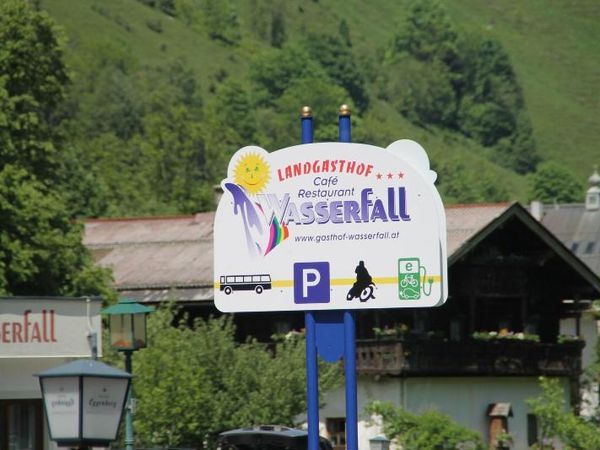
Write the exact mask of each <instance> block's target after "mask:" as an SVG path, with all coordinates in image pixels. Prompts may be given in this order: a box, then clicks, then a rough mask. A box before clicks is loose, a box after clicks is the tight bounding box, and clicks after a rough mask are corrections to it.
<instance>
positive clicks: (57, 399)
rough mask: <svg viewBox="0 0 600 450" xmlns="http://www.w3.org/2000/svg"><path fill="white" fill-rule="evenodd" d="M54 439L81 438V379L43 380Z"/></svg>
mask: <svg viewBox="0 0 600 450" xmlns="http://www.w3.org/2000/svg"><path fill="white" fill-rule="evenodd" d="M41 381H42V387H43V389H44V406H45V409H46V415H47V416H48V425H49V426H50V436H51V437H52V439H68V438H77V437H79V377H60V378H42V380H41Z"/></svg>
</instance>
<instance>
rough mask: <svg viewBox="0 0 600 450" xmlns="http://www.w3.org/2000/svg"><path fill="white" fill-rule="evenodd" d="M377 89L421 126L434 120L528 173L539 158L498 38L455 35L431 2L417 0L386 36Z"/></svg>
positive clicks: (520, 95) (500, 161) (438, 7)
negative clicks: (390, 35) (389, 37)
mask: <svg viewBox="0 0 600 450" xmlns="http://www.w3.org/2000/svg"><path fill="white" fill-rule="evenodd" d="M385 68H386V70H384V71H383V73H382V75H381V76H380V79H379V92H380V95H381V96H382V97H383V98H385V99H386V100H388V101H390V102H392V103H393V104H394V106H395V107H396V109H397V110H398V111H399V112H401V113H402V114H403V115H405V116H406V117H407V118H409V119H410V120H411V121H413V122H415V123H418V124H420V125H428V124H434V125H441V126H444V127H446V128H449V129H453V130H456V131H459V132H461V133H463V134H464V135H466V136H469V137H471V138H473V139H475V140H477V141H478V142H480V143H481V144H482V145H483V146H485V147H489V148H490V149H491V150H492V151H491V152H489V156H490V159H492V160H493V161H495V162H497V163H498V164H500V165H502V166H504V167H507V168H510V169H512V170H515V171H516V172H518V173H527V172H531V171H533V170H534V169H535V167H536V165H537V163H538V162H539V160H540V158H539V155H538V154H537V151H536V144H535V140H534V138H533V131H532V129H531V125H530V123H529V119H528V116H527V113H526V109H525V102H524V98H523V93H522V90H521V87H520V85H519V83H518V81H517V77H516V75H515V72H514V70H513V68H512V65H511V63H510V61H509V58H508V55H507V53H506V52H505V51H504V49H503V48H502V46H501V45H500V43H499V42H497V41H494V40H492V39H489V38H485V39H482V38H480V37H479V36H462V35H460V34H459V33H458V32H457V31H456V29H455V27H454V25H453V24H452V22H451V21H450V18H449V16H448V15H447V14H446V12H445V10H444V9H443V7H442V4H441V3H440V2H439V1H438V0H417V1H415V2H414V3H413V5H412V7H411V9H410V12H409V15H408V16H407V18H406V20H405V21H404V23H403V24H402V25H401V26H400V28H399V30H398V31H397V33H396V34H395V36H394V38H393V39H392V43H391V45H390V47H389V49H388V52H387V55H386V64H385Z"/></svg>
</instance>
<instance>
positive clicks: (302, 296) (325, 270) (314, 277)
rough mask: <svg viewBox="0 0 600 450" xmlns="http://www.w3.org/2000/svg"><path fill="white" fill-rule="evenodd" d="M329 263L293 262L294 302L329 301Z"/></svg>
mask: <svg viewBox="0 0 600 450" xmlns="http://www.w3.org/2000/svg"><path fill="white" fill-rule="evenodd" d="M329 289H330V283H329V263H328V262H310V263H295V264H294V303H329V301H330V291H329Z"/></svg>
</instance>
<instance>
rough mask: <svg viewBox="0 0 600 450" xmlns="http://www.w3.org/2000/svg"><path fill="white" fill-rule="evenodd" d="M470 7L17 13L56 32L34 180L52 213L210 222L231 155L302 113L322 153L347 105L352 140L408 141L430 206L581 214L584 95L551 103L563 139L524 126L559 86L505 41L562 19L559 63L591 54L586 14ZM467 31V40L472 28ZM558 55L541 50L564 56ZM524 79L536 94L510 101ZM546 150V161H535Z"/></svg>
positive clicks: (385, 0)
mask: <svg viewBox="0 0 600 450" xmlns="http://www.w3.org/2000/svg"><path fill="white" fill-rule="evenodd" d="M366 3H368V5H366ZM476 3H477V2H474V1H463V2H452V3H451V4H450V3H448V4H447V3H446V2H440V1H437V0H414V1H402V2H396V1H390V0H377V1H374V2H359V1H350V2H339V1H333V0H313V1H310V2H305V1H283V0H248V1H235V0H110V1H99V0H78V1H77V2H70V1H66V0H39V1H37V2H34V5H36V6H37V7H38V8H39V9H40V10H41V11H43V12H47V13H48V14H49V16H50V18H51V20H52V21H53V22H54V23H56V24H57V26H56V27H53V32H55V33H56V34H57V36H58V45H57V52H60V55H59V57H58V58H59V60H60V64H62V70H61V73H60V77H58V80H60V84H61V86H60V90H61V91H60V95H59V96H58V97H57V98H56V101H55V102H54V103H53V104H52V107H51V111H49V112H48V117H49V128H50V129H51V136H49V139H50V140H51V141H52V145H53V146H54V147H55V148H56V149H57V150H58V151H57V153H56V161H55V162H56V164H57V165H58V166H59V170H56V171H55V172H54V174H55V175H54V179H53V180H52V183H53V184H54V185H55V186H56V188H57V190H58V191H60V194H61V196H62V198H63V199H64V203H65V205H66V207H67V208H68V214H69V215H70V216H77V217H97V216H137V215H151V214H179V213H193V212H197V211H203V210H210V209H212V208H213V207H214V205H213V192H212V189H213V186H214V184H215V183H218V182H219V181H220V179H222V178H223V176H224V173H225V168H226V164H227V161H228V160H229V157H230V156H231V155H232V154H233V153H234V152H235V151H236V150H237V149H238V148H240V147H242V146H244V145H251V144H253V145H259V146H261V147H263V148H265V149H267V150H269V151H272V150H276V149H277V148H281V147H284V146H288V145H293V144H296V143H298V141H299V111H300V108H301V107H302V106H303V105H310V106H311V107H312V109H313V111H314V114H315V126H316V130H315V131H316V134H315V140H316V141H325V140H337V125H336V123H337V108H338V106H339V105H340V104H342V103H347V104H349V105H350V107H351V109H352V112H353V139H354V140H355V141H357V142H367V143H372V144H375V145H381V146H387V145H388V144H389V143H391V142H393V141H395V140H397V139H401V138H410V139H414V140H416V141H418V142H420V143H421V144H422V145H423V146H424V147H425V149H426V150H427V151H428V153H429V154H430V158H431V160H432V165H433V168H434V170H436V171H437V172H438V175H439V177H438V187H439V189H440V191H441V192H442V195H443V197H444V200H445V201H446V202H448V203H456V202H460V203H466V202H484V201H485V202H495V201H510V200H521V201H528V200H529V199H530V197H532V196H533V195H534V194H533V192H536V191H535V186H533V187H532V185H535V184H536V180H542V181H541V182H542V183H543V182H544V180H548V179H551V180H560V182H561V183H562V184H561V185H560V186H559V187H560V192H559V194H560V195H558V194H556V193H553V194H552V198H545V200H547V201H552V200H558V201H579V200H581V199H582V197H583V192H584V191H583V184H582V183H580V181H582V180H585V178H584V177H585V176H586V175H588V174H587V171H589V168H590V166H591V164H592V163H593V162H594V158H597V155H596V154H594V151H593V150H594V145H595V142H596V140H595V138H596V136H597V127H596V128H594V127H593V126H592V124H590V123H589V120H588V119H589V117H592V116H593V114H591V111H592V110H593V107H594V106H597V105H595V104H594V100H593V95H592V94H591V93H590V97H592V98H591V99H588V98H583V97H582V98H578V100H577V102H578V106H571V105H569V107H564V105H563V109H562V110H563V111H564V117H562V118H561V123H564V124H565V125H568V128H569V130H564V131H563V130H561V131H560V132H558V131H557V128H559V126H557V125H556V124H553V125H552V126H551V127H550V128H549V127H548V122H549V121H552V120H554V119H555V117H552V118H551V120H550V119H546V118H544V117H543V114H542V113H544V112H548V114H550V113H551V111H552V108H549V107H548V106H547V105H546V107H544V108H542V109H543V111H542V113H540V109H539V108H540V107H539V101H538V102H537V103H536V102H535V101H532V98H534V99H535V98H536V96H537V95H543V96H545V97H551V96H554V97H556V102H557V103H565V102H566V99H565V98H564V97H565V96H566V94H568V89H566V88H565V89H562V90H561V89H555V87H556V86H557V85H559V84H560V83H561V82H563V83H564V82H565V81H564V79H562V78H561V77H562V74H561V75H560V76H558V75H556V74H546V75H545V78H544V77H543V76H542V75H543V74H544V71H545V70H547V69H548V68H553V66H552V64H548V65H547V66H546V67H530V65H527V61H524V60H523V59H524V58H527V57H528V53H527V52H531V51H532V50H531V48H534V50H535V46H536V45H538V46H539V45H548V46H550V45H555V44H556V42H555V41H552V40H549V39H548V38H547V37H546V38H544V39H541V40H540V42H541V43H537V44H536V43H535V42H529V39H528V38H527V36H526V39H525V40H524V41H521V42H517V43H515V41H514V37H515V36H517V35H519V34H521V35H522V34H526V33H527V32H529V29H528V26H529V25H531V24H530V20H529V18H530V16H529V14H539V16H540V20H546V26H545V27H542V26H531V27H530V28H531V38H533V39H532V41H533V40H534V39H537V37H538V36H537V35H536V34H534V33H540V34H541V33H546V34H547V31H548V27H552V26H554V25H555V22H554V21H555V17H554V14H556V13H557V12H562V13H564V14H566V15H567V18H568V19H565V20H563V21H562V22H561V28H560V29H559V30H557V34H558V35H559V37H560V36H561V35H562V33H563V30H564V28H565V27H572V29H573V30H572V34H574V35H575V34H578V36H573V37H572V39H579V40H578V41H577V42H578V45H577V48H581V47H583V48H585V49H587V50H588V51H590V52H592V51H593V49H594V46H597V44H594V43H592V41H593V38H594V37H595V35H596V34H598V33H597V32H596V31H593V28H591V27H588V28H586V27H585V26H584V25H586V24H587V23H588V21H589V20H591V19H588V17H589V16H590V15H593V14H595V13H596V12H597V11H596V10H595V9H594V10H593V11H591V12H592V13H593V14H590V12H589V11H587V13H586V11H580V10H579V9H577V8H573V10H572V11H570V10H564V11H557V8H560V6H557V5H554V4H553V6H543V5H542V4H541V3H544V2H531V5H530V6H524V5H523V4H522V2H518V1H508V2H507V5H506V8H505V10H502V11H499V10H497V9H494V6H493V5H492V4H490V6H489V8H488V9H485V8H484V7H482V6H481V5H479V6H478V5H476ZM575 3H578V2H575ZM583 3H584V2H580V3H579V4H580V5H583ZM459 4H460V5H459ZM528 5H529V2H528ZM584 6H585V5H584ZM590 7H591V6H590ZM545 10H549V12H548V11H545ZM475 19H478V20H480V21H481V23H480V25H481V24H483V25H485V26H474V20H475ZM536 24H537V21H536ZM511 27H512V28H511ZM496 29H497V30H496ZM511 30H512V31H513V33H511ZM586 33H587V34H586ZM596 42H598V41H597V40H596ZM568 45H573V44H572V43H571V41H568V42H565V43H564V45H563V46H562V47H561V46H556V47H554V48H552V51H553V52H554V53H556V55H558V56H564V55H563V54H564V53H565V52H566V49H567V48H568ZM521 47H523V48H521ZM537 50H538V51H539V50H543V51H546V50H548V49H546V48H543V49H539V48H537ZM579 51H581V50H579ZM589 56H590V58H592V55H591V53H590V55H589ZM515 60H517V62H518V64H515ZM581 65H582V70H585V69H589V68H591V69H592V71H593V69H594V66H593V63H592V62H586V61H582V62H581ZM536 70H537V72H536ZM536 77H537V78H536ZM583 78H585V77H583ZM588 78H589V75H588ZM588 78H585V79H584V80H583V81H582V83H584V84H585V83H586V82H589V80H588ZM536 79H538V80H537V81H539V82H546V84H547V87H548V91H547V92H543V93H540V92H539V89H538V90H535V89H533V88H531V90H532V92H533V94H532V95H528V88H530V87H531V86H532V85H534V86H536V85H537V84H536V82H534V81H535V80H536ZM532 80H533V81H532ZM575 84H576V83H575V81H573V80H572V81H571V84H570V85H569V86H570V87H572V85H575ZM575 88H576V89H579V86H576V87H575ZM575 88H574V89H575ZM578 92H579V91H578ZM546 100H547V98H546ZM596 103H597V102H596ZM530 104H535V107H536V108H538V109H536V110H535V111H534V110H532V108H531V107H530ZM582 105H584V106H585V105H587V108H588V109H585V108H584V109H585V112H586V114H587V113H589V114H588V115H585V118H586V120H588V124H590V126H589V129H588V128H586V133H587V134H585V133H582V134H581V135H578V137H577V140H578V141H579V143H580V145H579V146H578V148H577V150H575V149H572V148H570V149H569V150H568V151H567V152H565V154H564V158H563V154H562V153H560V152H562V151H564V150H565V148H566V147H565V145H566V142H565V140H567V139H569V138H567V137H565V136H564V135H567V134H568V133H567V131H570V130H573V129H576V128H577V126H579V124H577V126H576V125H575V124H574V123H575V122H576V120H577V119H578V118H580V117H583V114H581V111H575V110H577V108H580V109H581V108H582V107H584V106H582ZM554 112H556V111H554ZM569 120H571V121H572V122H573V123H569ZM552 132H554V135H555V137H552V136H550V137H549V136H548V135H549V134H551V133H552ZM594 133H596V135H595V134H594ZM553 139H555V140H556V147H559V148H555V147H554V146H552V148H550V146H549V145H548V143H549V142H552V140H553ZM586 139H587V140H586ZM574 154H577V156H574ZM557 163H558V164H557ZM575 174H576V175H575ZM565 180H566V181H565ZM538 184H539V183H538ZM563 185H564V187H563ZM532 189H533V190H532ZM550 189H551V190H552V189H554V191H556V186H550ZM554 191H553V192H554ZM565 193H567V194H565ZM540 195H541V196H542V197H543V196H544V189H542V191H541V194H540V190H539V186H538V192H537V194H536V196H537V197H539V196H540Z"/></svg>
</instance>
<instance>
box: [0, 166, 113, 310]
mask: <svg viewBox="0 0 600 450" xmlns="http://www.w3.org/2000/svg"><path fill="white" fill-rule="evenodd" d="M0 217H2V221H1V225H0V295H96V294H100V295H103V296H104V297H105V298H106V297H110V298H112V296H113V293H112V292H111V291H110V290H109V288H108V286H109V282H110V273H109V272H107V271H106V270H102V269H100V268H98V267H95V266H94V265H93V262H92V260H91V257H90V255H89V254H88V252H87V250H86V248H85V247H84V246H83V244H82V241H83V227H82V226H81V225H80V224H75V225H74V224H73V223H72V222H71V219H70V217H69V216H68V215H67V214H66V208H65V206H64V204H63V203H62V201H61V199H60V197H59V196H58V195H57V194H56V193H54V192H52V191H50V190H49V189H48V188H47V187H46V186H45V185H44V184H42V183H41V182H39V181H37V180H35V179H32V178H31V176H30V175H29V174H28V173H27V172H26V171H25V170H24V169H20V168H17V167H14V166H11V165H6V166H4V167H3V168H2V170H1V171H0Z"/></svg>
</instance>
